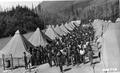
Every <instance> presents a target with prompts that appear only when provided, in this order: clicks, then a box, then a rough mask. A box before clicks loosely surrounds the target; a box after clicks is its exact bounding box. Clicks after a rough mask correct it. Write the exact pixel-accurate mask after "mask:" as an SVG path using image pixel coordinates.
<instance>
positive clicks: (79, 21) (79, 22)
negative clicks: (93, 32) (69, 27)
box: [71, 20, 81, 27]
mask: <svg viewBox="0 0 120 73" xmlns="http://www.w3.org/2000/svg"><path fill="white" fill-rule="evenodd" d="M71 22H72V23H74V25H76V26H77V27H78V26H80V24H81V20H76V21H71Z"/></svg>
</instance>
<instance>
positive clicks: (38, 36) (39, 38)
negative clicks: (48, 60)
mask: <svg viewBox="0 0 120 73" xmlns="http://www.w3.org/2000/svg"><path fill="white" fill-rule="evenodd" d="M29 41H30V42H31V43H32V44H33V45H34V46H40V45H41V46H43V47H45V46H46V45H47V41H46V39H45V38H44V37H43V35H42V31H41V30H40V29H39V28H37V29H36V31H35V32H34V33H33V35H32V36H31V37H30V39H29Z"/></svg>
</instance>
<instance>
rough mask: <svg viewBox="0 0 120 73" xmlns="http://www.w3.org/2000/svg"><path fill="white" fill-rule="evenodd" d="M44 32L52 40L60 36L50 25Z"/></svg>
mask: <svg viewBox="0 0 120 73" xmlns="http://www.w3.org/2000/svg"><path fill="white" fill-rule="evenodd" d="M45 34H46V35H47V36H48V37H50V38H51V39H52V40H54V39H55V38H60V37H59V35H57V33H56V32H55V31H54V30H53V28H52V27H51V26H50V27H49V28H48V29H47V30H46V32H45Z"/></svg>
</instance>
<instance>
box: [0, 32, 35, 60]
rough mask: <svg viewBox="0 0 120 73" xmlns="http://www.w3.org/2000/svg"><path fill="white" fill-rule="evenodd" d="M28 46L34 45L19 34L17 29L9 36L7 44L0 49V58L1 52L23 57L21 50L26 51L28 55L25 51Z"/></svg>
mask: <svg viewBox="0 0 120 73" xmlns="http://www.w3.org/2000/svg"><path fill="white" fill-rule="evenodd" d="M30 47H31V48H34V46H33V45H32V44H31V43H30V42H29V41H27V39H26V38H25V37H24V36H22V35H21V34H20V32H19V30H17V31H16V32H15V35H14V36H13V37H12V38H11V40H10V41H9V42H8V43H7V45H6V46H5V47H4V48H3V49H2V50H0V58H2V54H4V55H10V54H12V56H13V57H15V58H21V57H23V56H24V54H23V52H26V55H30V54H29V53H28V52H27V51H26V50H27V49H28V48H30Z"/></svg>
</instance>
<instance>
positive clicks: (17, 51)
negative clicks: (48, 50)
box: [0, 20, 81, 58]
mask: <svg viewBox="0 0 120 73" xmlns="http://www.w3.org/2000/svg"><path fill="white" fill-rule="evenodd" d="M80 23H81V21H80V20H78V21H71V22H69V23H66V24H65V25H63V24H62V25H61V26H58V25H57V26H56V27H55V28H54V27H53V26H51V25H49V27H48V28H47V29H46V32H45V33H43V32H41V30H40V29H39V28H37V29H36V31H35V32H34V33H33V34H32V36H31V37H30V38H29V40H27V39H26V38H25V37H24V36H23V35H21V34H20V32H19V30H17V31H16V32H15V35H14V36H13V37H12V38H11V40H10V41H9V42H8V43H7V44H6V46H4V47H3V48H2V49H1V50H0V58H2V55H3V54H4V55H5V56H9V55H10V54H12V56H13V57H14V58H21V57H23V52H26V54H27V55H30V54H29V52H28V51H27V49H30V48H35V46H40V45H41V46H43V47H45V46H46V45H47V44H48V42H47V40H54V39H55V38H61V36H62V35H66V34H67V33H70V31H72V30H73V29H74V28H75V26H79V25H80Z"/></svg>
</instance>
